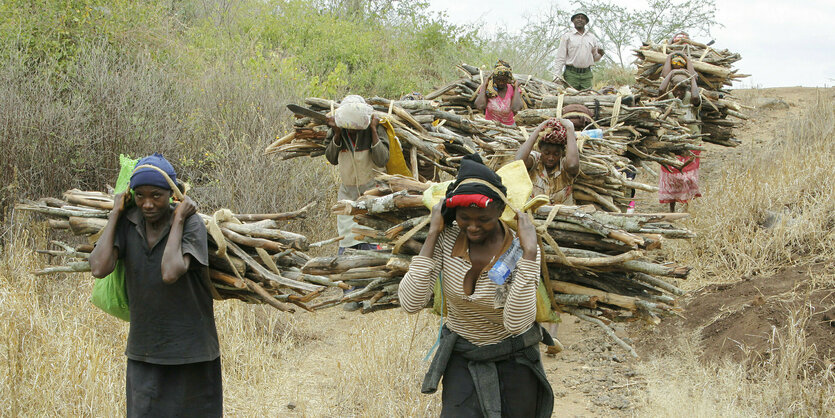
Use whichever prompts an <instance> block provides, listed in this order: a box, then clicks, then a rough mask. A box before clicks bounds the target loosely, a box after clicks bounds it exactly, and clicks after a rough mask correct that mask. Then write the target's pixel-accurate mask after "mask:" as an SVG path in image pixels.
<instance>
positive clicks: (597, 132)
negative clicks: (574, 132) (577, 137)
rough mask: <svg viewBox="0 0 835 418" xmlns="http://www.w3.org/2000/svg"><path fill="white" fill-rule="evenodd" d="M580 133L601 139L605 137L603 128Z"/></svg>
mask: <svg viewBox="0 0 835 418" xmlns="http://www.w3.org/2000/svg"><path fill="white" fill-rule="evenodd" d="M580 134H581V135H585V136H587V137H589V138H593V139H601V138H603V129H588V130H585V131H583V132H580Z"/></svg>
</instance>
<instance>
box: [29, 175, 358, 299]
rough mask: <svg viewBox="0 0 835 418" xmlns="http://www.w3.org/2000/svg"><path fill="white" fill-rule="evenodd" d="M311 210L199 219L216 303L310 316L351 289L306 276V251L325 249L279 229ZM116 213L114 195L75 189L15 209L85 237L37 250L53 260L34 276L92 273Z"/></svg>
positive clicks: (221, 214)
mask: <svg viewBox="0 0 835 418" xmlns="http://www.w3.org/2000/svg"><path fill="white" fill-rule="evenodd" d="M309 207H310V205H309V206H307V207H305V208H302V209H300V210H298V211H294V212H286V213H270V214H233V213H231V212H230V211H228V210H221V211H218V212H216V213H215V214H212V215H206V214H202V213H199V214H198V215H199V216H200V217H201V218H202V219H203V220H204V222H205V223H206V225H207V229H208V231H209V237H208V238H209V276H210V278H211V281H212V284H213V285H214V289H215V291H216V294H215V297H217V298H221V299H230V298H234V299H240V300H243V301H245V302H248V303H267V304H269V305H271V306H273V307H275V308H277V309H280V310H282V311H288V312H292V311H294V309H293V308H292V307H291V306H288V305H287V303H290V304H294V305H297V306H299V307H301V308H302V309H305V310H309V308H308V307H307V306H306V303H307V302H309V301H310V300H312V299H313V298H315V297H316V296H318V295H319V294H320V293H322V292H323V291H324V290H325V289H326V288H327V287H344V288H347V286H346V285H345V284H343V283H339V282H333V281H331V280H330V279H328V278H326V277H322V276H316V275H311V274H305V273H302V271H301V267H302V266H303V265H304V264H305V263H307V262H308V261H309V256H308V255H307V254H305V251H307V250H308V249H309V248H310V246H319V245H322V244H323V243H315V244H310V243H308V240H307V238H306V237H305V236H303V235H300V234H296V233H293V232H288V231H284V230H282V229H280V225H283V224H286V221H287V220H291V219H296V218H302V217H304V216H305V215H306V212H307V210H308V209H309ZM112 208H113V196H112V195H110V194H106V193H101V192H90V191H81V190H76V189H73V190H69V191H67V192H65V193H64V198H63V199H56V198H42V199H40V200H38V201H28V202H25V203H21V204H18V205H16V209H17V210H22V211H30V212H36V213H40V214H43V215H47V216H48V217H49V218H50V219H49V220H48V222H49V226H50V228H52V229H54V230H67V231H69V232H71V233H72V234H73V235H77V236H86V237H87V242H86V243H82V244H78V245H70V244H67V243H65V242H61V241H53V242H52V243H53V244H54V245H55V246H56V247H58V248H60V249H49V250H39V251H38V252H39V253H41V254H45V255H48V256H50V264H53V265H52V266H50V267H46V268H44V269H42V270H40V271H37V272H35V274H36V275H45V274H54V273H64V272H88V271H90V263H89V262H88V261H87V259H88V258H89V256H90V252H91V251H92V250H93V243H95V242H96V240H97V239H98V236H99V235H100V231H101V230H102V229H103V228H104V226H105V225H106V224H107V216H108V213H109V211H110V210H111V209H112ZM279 221H285V222H279ZM68 259H69V260H73V261H66V260H68Z"/></svg>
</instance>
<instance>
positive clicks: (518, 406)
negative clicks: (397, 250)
mask: <svg viewBox="0 0 835 418" xmlns="http://www.w3.org/2000/svg"><path fill="white" fill-rule="evenodd" d="M505 193H506V189H505V187H504V186H503V185H502V181H501V178H500V177H499V176H498V175H497V174H496V173H495V172H493V171H492V170H490V169H489V168H487V166H485V165H484V164H483V163H482V161H481V157H479V156H478V155H477V154H473V155H468V156H465V157H464V159H463V160H462V162H461V168H460V170H459V172H458V176H457V178H456V180H455V182H453V183H452V184H451V185H450V186H449V188H448V189H447V193H446V196H445V198H444V199H443V200H441V202H439V203H438V204H437V205H436V206H435V207H434V208H433V209H432V215H431V221H430V225H429V233H428V235H427V238H426V241H425V242H424V244H423V247H422V248H421V251H420V254H419V255H417V256H415V257H414V258H413V259H412V263H411V265H410V266H409V271H408V272H407V273H406V276H405V277H404V278H403V281H402V282H401V284H400V288H399V291H398V292H399V298H400V304H401V305H402V306H403V308H404V309H405V310H406V311H407V312H409V313H415V312H418V311H420V310H421V309H423V307H424V306H426V304H427V302H428V301H429V300H430V297H431V296H432V292H433V288H434V285H435V282H436V280H438V279H439V278H440V282H441V289H442V290H441V292H440V295H439V296H436V297H440V298H442V302H443V304H444V307H445V308H444V310H445V311H447V317H446V324H445V325H444V326H443V328H442V331H441V337H440V343H439V346H438V351H437V352H436V353H435V357H434V359H433V360H432V364H431V366H430V367H429V371H427V373H426V376H425V379H424V381H423V386H422V388H421V391H422V392H423V393H434V392H435V391H436V390H437V388H438V383H439V382H440V380H441V378H442V377H443V394H442V409H441V416H442V417H459V416H488V417H494V416H524V417H550V416H551V411H552V409H553V403H554V399H553V391H552V390H551V386H550V384H549V383H548V381H547V379H546V377H545V371H544V369H543V367H542V362H541V360H540V355H539V347H538V346H539V343H540V342H541V341H545V342H546V343H548V342H550V340H551V338H550V336H548V333H547V332H544V330H543V329H542V328H541V327H540V326H539V325H538V324H536V323H535V322H534V320H535V318H536V288H537V285H538V283H539V274H540V270H539V267H540V264H539V263H540V253H539V248H538V246H537V237H536V230H535V229H534V226H533V223H532V220H531V219H530V217H529V215H527V214H524V213H522V212H519V211H517V212H516V216H517V221H518V231H519V232H518V234H517V233H514V231H513V230H512V229H511V228H510V226H508V224H506V223H505V222H504V221H502V220H501V218H500V216H501V214H502V211H503V210H504V207H505V201H506V196H505Z"/></svg>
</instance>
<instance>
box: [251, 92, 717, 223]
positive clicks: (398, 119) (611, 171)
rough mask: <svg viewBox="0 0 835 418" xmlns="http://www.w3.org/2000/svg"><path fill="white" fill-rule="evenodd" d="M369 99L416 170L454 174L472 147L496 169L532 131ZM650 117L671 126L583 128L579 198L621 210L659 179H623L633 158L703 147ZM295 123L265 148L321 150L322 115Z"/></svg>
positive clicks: (635, 110) (639, 112) (666, 159)
mask: <svg viewBox="0 0 835 418" xmlns="http://www.w3.org/2000/svg"><path fill="white" fill-rule="evenodd" d="M367 102H368V103H369V104H371V105H372V106H374V108H375V111H376V114H377V116H378V117H380V118H386V119H388V120H389V121H391V123H392V125H393V127H394V132H395V134H396V136H397V138H398V139H399V141H400V143H401V146H402V148H403V154H404V159H405V161H407V162H409V164H408V165H410V166H411V171H412V173H417V172H418V171H420V170H419V162H422V163H424V164H428V165H432V166H434V167H436V168H437V169H439V170H441V171H444V172H447V173H449V174H451V175H454V174H455V173H456V172H457V169H458V165H459V161H460V159H461V157H462V156H463V155H466V154H470V153H473V152H479V153H480V154H481V155H482V156H483V157H484V159H485V161H487V164H488V165H489V166H490V167H492V168H494V169H495V168H498V167H500V166H502V165H504V164H505V163H507V162H509V161H511V160H512V159H513V158H514V156H515V154H516V151H517V150H518V148H519V147H520V146H521V144H522V143H523V142H524V141H525V140H526V139H527V137H528V133H527V132H528V131H527V129H526V128H525V127H524V126H521V127H519V128H514V127H508V126H504V125H501V124H499V123H496V122H494V121H488V120H486V119H483V118H481V117H478V116H474V117H472V118H469V117H465V116H462V115H457V114H455V113H452V112H449V111H446V110H442V108H441V105H440V104H439V103H438V102H436V101H431V100H403V101H390V100H387V99H383V98H379V97H373V98H369V99H367ZM305 103H306V104H307V106H308V110H310V111H314V112H317V113H319V114H321V115H325V114H327V113H328V112H330V111H331V109H333V108H336V107H338V106H339V104H338V103H336V102H333V101H330V100H326V99H320V98H308V99H306V100H305ZM629 109H630V110H629V111H628V112H627V111H625V112H624V113H623V116H624V118H625V119H626V120H631V119H633V118H644V119H641V120H647V119H649V113H650V112H653V111H657V108H656V107H646V106H644V107H631V108H629ZM551 110H552V109H549V110H548V111H551ZM542 115H544V113H543V114H542ZM297 116H300V115H297ZM525 117H527V116H525ZM541 120H544V117H543V118H542V119H541ZM537 123H538V122H537ZM652 123H653V124H655V125H657V126H658V127H662V126H665V127H667V128H668V130H669V132H670V133H669V134H666V135H664V136H662V137H661V138H657V137H652V136H646V135H644V131H645V130H648V129H652V128H645V126H646V124H644V125H638V126H636V127H633V126H626V125H623V124H618V125H616V127H615V128H605V129H603V135H602V138H591V137H589V136H585V135H580V143H579V144H578V148H579V149H580V150H581V153H580V172H581V174H580V176H579V178H578V179H577V180H576V182H575V185H574V189H575V193H574V198H575V200H576V201H577V202H578V203H592V204H595V205H598V206H599V207H601V208H604V209H606V210H608V211H613V212H617V211H621V210H622V209H623V208H625V207H626V205H627V204H628V203H629V200H630V199H629V195H630V191H631V189H640V190H645V191H648V192H655V191H657V188H656V187H655V186H650V185H647V184H643V183H639V182H634V181H630V180H628V179H627V178H626V175H625V174H624V172H626V171H634V170H637V168H636V167H635V166H634V165H633V164H634V163H635V162H641V161H656V162H659V163H662V164H665V165H670V166H674V167H681V166H682V165H683V162H681V161H679V160H677V159H676V158H675V156H676V155H677V154H679V153H681V152H683V151H684V150H690V149H701V147H700V146H697V145H693V142H694V141H696V140H697V139H698V137H695V138H694V137H693V136H692V135H689V134H687V133H686V132H684V131H682V132H677V131H675V129H677V128H679V127H678V126H677V125H676V124H675V122H674V121H656V122H652ZM294 126H295V130H294V132H292V133H291V134H289V135H287V136H285V137H284V138H281V139H279V140H278V141H276V142H274V143H273V144H271V145H270V146H269V147H267V149H266V153H268V154H272V153H277V154H278V155H280V156H281V158H283V159H290V158H297V157H302V156H310V157H317V156H321V155H323V154H324V152H325V146H326V143H325V140H326V134H327V131H328V128H327V125H326V124H325V122H323V121H322V120H317V119H314V118H311V117H307V116H302V117H297V119H296V121H295V123H294ZM630 154H633V155H634V154H637V155H639V157H634V156H630ZM415 178H419V177H418V176H415Z"/></svg>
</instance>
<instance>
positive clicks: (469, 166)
mask: <svg viewBox="0 0 835 418" xmlns="http://www.w3.org/2000/svg"><path fill="white" fill-rule="evenodd" d="M473 179H476V180H480V181H484V182H487V183H489V184H490V185H492V186H493V187H489V186H486V185H485V184H482V183H476V182H472V180H473ZM468 180H470V182H468ZM494 188H495V189H497V190H498V191H499V192H500V193H501V194H499V193H497V192H496V190H494ZM506 195H507V188H506V187H504V185H503V184H502V178H501V177H499V175H498V174H496V172H495V171H493V170H491V169H490V168H488V167H487V166H486V165H484V162H482V160H481V156H480V155H478V154H470V155H465V156H464V158H463V159H461V167H460V168H459V169H458V176H457V177H456V178H455V181H454V182H453V183H452V184H450V185H449V187H448V188H447V191H446V197H445V198H444V205H443V206H442V207H441V215H443V217H444V223H445V224H447V225H451V224H452V221H454V220H455V208H456V207H461V205H458V206H455V205H456V204H458V203H463V202H464V201H470V202H471V203H472V202H475V201H478V202H484V201H485V200H484V199H489V201H488V202H487V203H484V207H486V206H487V204H488V203H490V202H491V201H494V202H499V203H501V204H502V205H504V199H503V197H504V196H506ZM456 196H468V197H466V198H464V197H460V198H458V197H456ZM476 196H478V197H476ZM450 199H452V201H451V203H452V205H453V206H448V205H447V203H448V202H450ZM467 206H469V204H468V205H467ZM476 206H477V207H482V206H480V205H479V204H478V203H476Z"/></svg>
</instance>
